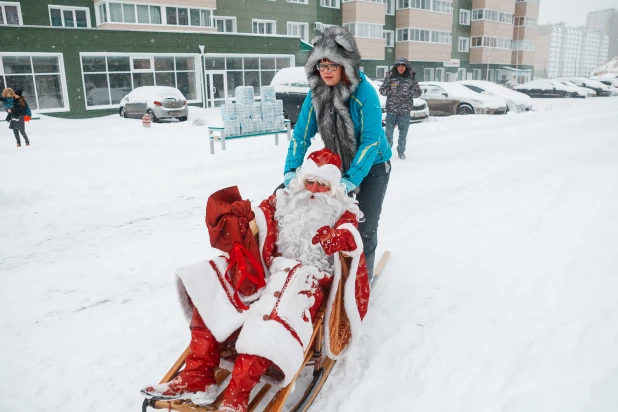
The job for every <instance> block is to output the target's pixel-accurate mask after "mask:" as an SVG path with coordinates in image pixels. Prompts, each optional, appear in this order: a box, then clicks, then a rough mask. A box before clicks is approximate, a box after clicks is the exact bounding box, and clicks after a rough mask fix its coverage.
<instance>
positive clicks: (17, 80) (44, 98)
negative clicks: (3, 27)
mask: <svg viewBox="0 0 618 412" xmlns="http://www.w3.org/2000/svg"><path fill="white" fill-rule="evenodd" d="M13 63H15V64H17V65H18V66H19V67H20V68H21V69H23V68H24V67H27V66H26V65H28V64H29V65H30V69H29V70H30V71H29V73H5V72H3V70H2V69H0V81H1V82H2V84H3V85H4V87H12V88H14V89H16V88H17V87H20V88H23V89H24V95H25V98H26V101H28V102H29V105H30V107H31V108H32V110H35V111H36V112H37V113H58V112H68V111H70V110H71V106H70V105H69V92H68V89H67V80H66V75H65V69H64V57H63V54H62V53H35V52H32V53H21V52H1V51H0V68H1V67H5V66H6V67H10V66H11V64H13ZM21 71H23V70H21ZM53 86H57V88H56V89H55V90H54V88H53ZM45 106H47V108H45ZM50 106H51V107H50ZM54 106H55V107H54ZM41 107H43V108H41Z"/></svg>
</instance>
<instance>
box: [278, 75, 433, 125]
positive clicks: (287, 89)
mask: <svg viewBox="0 0 618 412" xmlns="http://www.w3.org/2000/svg"><path fill="white" fill-rule="evenodd" d="M367 80H368V81H369V83H370V84H371V85H372V86H373V87H374V89H376V93H377V94H378V97H379V99H380V107H381V108H382V126H384V119H385V118H386V110H385V107H386V97H385V96H382V95H381V94H380V92H379V89H380V86H379V85H378V83H377V82H375V81H374V80H371V79H369V78H368V79H367ZM270 85H271V86H273V87H274V88H275V93H276V95H277V99H281V100H282V101H283V115H284V116H285V118H286V119H290V122H291V123H292V125H294V124H296V120H298V115H299V114H300V109H301V108H302V106H303V102H304V101H305V98H306V97H307V94H308V93H309V82H308V81H307V76H306V74H305V68H304V67H287V68H284V69H281V70H279V71H278V72H277V74H275V77H273V79H272V80H271V82H270ZM427 117H429V108H428V106H427V103H426V102H425V101H424V100H423V99H414V109H413V110H412V112H411V113H410V123H412V122H419V121H421V120H423V119H426V118H427Z"/></svg>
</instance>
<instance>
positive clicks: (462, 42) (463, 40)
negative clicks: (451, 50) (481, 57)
mask: <svg viewBox="0 0 618 412" xmlns="http://www.w3.org/2000/svg"><path fill="white" fill-rule="evenodd" d="M457 51H460V52H463V53H468V52H469V51H470V38H469V37H460V38H459V44H458V47H457Z"/></svg>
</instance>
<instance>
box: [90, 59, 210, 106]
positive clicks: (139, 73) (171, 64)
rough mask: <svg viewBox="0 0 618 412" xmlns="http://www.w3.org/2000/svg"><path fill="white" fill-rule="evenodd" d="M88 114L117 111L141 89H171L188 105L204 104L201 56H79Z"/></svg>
mask: <svg viewBox="0 0 618 412" xmlns="http://www.w3.org/2000/svg"><path fill="white" fill-rule="evenodd" d="M79 60H80V68H81V74H82V84H83V85H84V87H83V89H84V105H85V107H86V110H99V109H116V108H118V105H119V103H120V100H121V99H122V98H123V97H124V96H125V95H126V94H127V93H129V92H130V91H131V90H133V89H135V88H136V87H140V86H155V85H160V86H171V87H176V88H177V89H179V90H180V91H181V92H182V93H183V94H184V95H185V97H186V99H187V102H189V103H197V102H200V101H201V100H200V99H201V89H200V88H201V83H200V81H201V80H200V76H199V73H200V70H201V67H202V66H201V62H200V55H199V54H191V53H106V52H101V53H98V52H81V53H79Z"/></svg>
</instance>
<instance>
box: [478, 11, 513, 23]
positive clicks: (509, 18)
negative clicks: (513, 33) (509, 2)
mask: <svg viewBox="0 0 618 412" xmlns="http://www.w3.org/2000/svg"><path fill="white" fill-rule="evenodd" d="M479 20H488V21H495V22H498V23H506V24H513V14H511V13H507V12H504V11H498V10H489V9H474V10H472V21H479Z"/></svg>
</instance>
